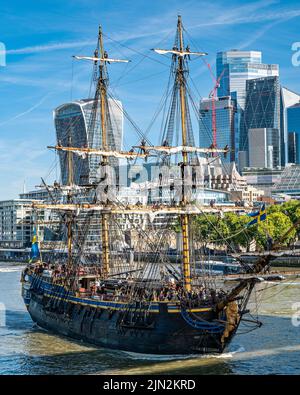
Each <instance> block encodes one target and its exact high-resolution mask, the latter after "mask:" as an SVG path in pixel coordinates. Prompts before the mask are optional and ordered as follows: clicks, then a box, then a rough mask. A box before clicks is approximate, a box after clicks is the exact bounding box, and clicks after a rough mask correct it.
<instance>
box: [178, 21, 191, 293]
mask: <svg viewBox="0 0 300 395" xmlns="http://www.w3.org/2000/svg"><path fill="white" fill-rule="evenodd" d="M177 31H178V36H179V45H180V47H179V50H180V52H183V50H184V48H183V34H182V22H181V16H178V23H177ZM184 72H185V71H184V58H183V56H179V59H178V68H177V76H176V77H177V80H178V83H179V92H180V111H181V131H182V145H183V146H186V145H187V133H186V108H185V103H186V100H185V98H186V92H185V81H184V78H185V76H184ZM182 159H183V164H182V168H181V177H182V199H181V204H182V205H185V204H186V203H187V198H186V195H185V190H184V189H185V177H184V176H185V170H184V169H185V166H186V164H187V162H188V154H187V152H182ZM181 227H182V244H183V246H182V255H183V285H184V288H185V290H186V291H187V292H189V291H190V290H191V265H190V240H189V216H188V214H184V215H182V216H181Z"/></svg>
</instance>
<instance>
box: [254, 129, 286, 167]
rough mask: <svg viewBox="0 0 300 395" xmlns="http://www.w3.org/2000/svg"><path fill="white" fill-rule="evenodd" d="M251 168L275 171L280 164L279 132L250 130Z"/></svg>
mask: <svg viewBox="0 0 300 395" xmlns="http://www.w3.org/2000/svg"><path fill="white" fill-rule="evenodd" d="M248 142H249V166H250V167H258V168H267V169H273V168H276V167H278V166H279V164H280V155H279V153H280V139H279V130H278V129H270V128H256V129H248Z"/></svg>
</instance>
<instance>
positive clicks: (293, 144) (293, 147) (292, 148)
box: [288, 132, 299, 164]
mask: <svg viewBox="0 0 300 395" xmlns="http://www.w3.org/2000/svg"><path fill="white" fill-rule="evenodd" d="M288 136H289V137H288V144H289V145H288V162H289V163H294V164H296V163H299V160H298V155H299V149H298V148H297V146H298V145H299V136H298V134H297V133H296V132H289V133H288ZM297 161H298V162H297Z"/></svg>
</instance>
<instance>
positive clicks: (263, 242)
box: [253, 212, 296, 249]
mask: <svg viewBox="0 0 300 395" xmlns="http://www.w3.org/2000/svg"><path fill="white" fill-rule="evenodd" d="M292 225H293V223H292V221H291V220H290V218H289V216H287V215H286V214H284V213H282V212H273V213H270V214H268V215H267V219H266V220H265V221H263V222H260V223H258V225H253V227H254V226H256V227H257V229H256V233H255V236H254V237H255V240H256V242H257V244H258V245H259V246H260V247H261V248H262V249H265V248H266V247H267V243H268V238H270V237H271V238H272V241H273V243H276V242H277V241H279V240H280V238H281V237H282V236H283V235H284V234H285V233H286V232H287V231H288V230H289V229H290V228H291V227H292ZM295 236H296V230H295V229H293V230H292V231H291V232H290V233H289V234H288V235H287V236H286V238H285V240H283V241H282V244H283V245H288V244H289V243H290V242H291V241H292V240H293V239H294V238H295Z"/></svg>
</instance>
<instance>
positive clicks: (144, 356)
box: [122, 351, 220, 361]
mask: <svg viewBox="0 0 300 395" xmlns="http://www.w3.org/2000/svg"><path fill="white" fill-rule="evenodd" d="M122 353H124V354H126V355H127V356H128V357H129V358H131V359H134V360H147V361H175V360H183V359H197V358H198V359H206V358H216V357H219V356H220V354H203V355H202V354H170V355H165V354H161V355H160V354H142V353H135V352H130V351H122Z"/></svg>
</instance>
